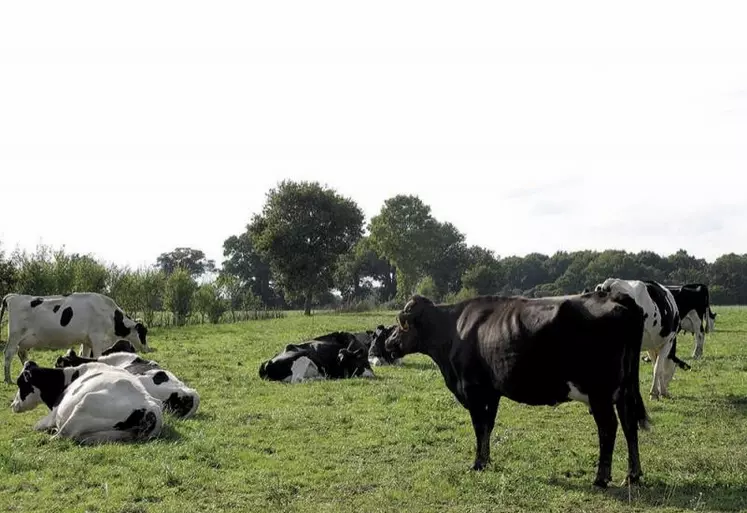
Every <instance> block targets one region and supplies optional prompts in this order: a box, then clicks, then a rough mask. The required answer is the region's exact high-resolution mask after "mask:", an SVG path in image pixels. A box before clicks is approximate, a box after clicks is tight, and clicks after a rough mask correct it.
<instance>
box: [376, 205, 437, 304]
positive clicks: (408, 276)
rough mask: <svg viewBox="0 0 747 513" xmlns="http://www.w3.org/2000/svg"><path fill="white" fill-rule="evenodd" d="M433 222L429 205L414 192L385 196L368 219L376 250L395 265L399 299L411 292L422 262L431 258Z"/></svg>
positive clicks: (420, 271)
mask: <svg viewBox="0 0 747 513" xmlns="http://www.w3.org/2000/svg"><path fill="white" fill-rule="evenodd" d="M435 223H436V220H435V219H433V217H432V216H431V208H430V207H429V206H428V205H426V204H425V203H423V202H422V201H421V200H420V198H418V197H417V196H412V195H402V194H400V195H397V196H394V197H393V198H389V199H388V200H386V201H385V202H384V206H383V207H382V209H381V212H380V213H379V214H378V215H376V216H374V217H373V218H372V219H371V223H370V224H369V227H368V229H369V231H370V233H371V235H370V236H371V241H372V243H373V244H374V247H375V248H376V250H377V253H378V254H379V255H381V256H382V257H384V258H386V259H387V260H389V261H390V262H391V263H392V264H394V266H395V267H396V269H397V298H398V299H399V301H404V300H406V299H407V298H408V297H409V296H410V295H411V294H412V293H413V292H414V290H415V286H416V285H417V283H418V278H419V277H420V276H421V274H422V270H423V267H424V265H425V264H426V263H427V262H428V261H429V260H431V259H433V255H432V253H431V250H432V249H433V245H432V241H433V230H434V225H435Z"/></svg>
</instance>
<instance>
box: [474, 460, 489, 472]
mask: <svg viewBox="0 0 747 513" xmlns="http://www.w3.org/2000/svg"><path fill="white" fill-rule="evenodd" d="M487 466H488V464H487V463H483V462H482V461H476V462H475V464H474V465H472V469H471V470H475V471H477V472H481V471H483V470H485V467H487Z"/></svg>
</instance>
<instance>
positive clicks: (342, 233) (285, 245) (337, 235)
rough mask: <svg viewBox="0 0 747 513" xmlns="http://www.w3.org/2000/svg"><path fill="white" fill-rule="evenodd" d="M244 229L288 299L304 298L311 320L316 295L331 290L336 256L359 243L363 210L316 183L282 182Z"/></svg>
mask: <svg viewBox="0 0 747 513" xmlns="http://www.w3.org/2000/svg"><path fill="white" fill-rule="evenodd" d="M248 229H249V233H250V236H251V240H252V243H253V244H254V246H255V247H256V248H257V251H259V253H260V254H261V255H262V257H263V258H264V259H266V261H267V262H268V263H269V264H270V268H271V270H272V274H273V276H274V277H275V278H276V279H277V281H278V283H279V284H280V286H281V287H282V289H283V291H284V292H285V294H286V296H289V298H290V299H299V298H303V300H304V314H305V315H311V305H312V299H313V297H314V295H315V294H322V293H325V292H327V291H328V290H329V289H330V288H331V286H332V274H333V272H334V270H335V266H336V264H337V262H338V260H339V258H340V255H342V254H344V253H345V252H347V251H349V250H350V249H351V248H352V247H353V245H354V244H355V243H356V242H357V241H358V239H360V237H361V235H362V232H363V211H362V210H361V209H360V208H359V207H358V205H357V204H356V203H355V202H354V201H353V200H351V199H349V198H345V197H343V196H341V195H339V194H338V193H337V192H335V191H334V190H332V189H329V188H325V187H322V186H321V185H319V183H317V182H292V181H287V180H285V181H282V182H281V183H280V184H279V185H278V186H277V187H276V188H274V189H271V190H270V191H269V192H268V193H267V200H266V203H265V205H264V208H263V210H262V213H261V214H257V215H255V216H254V217H253V219H252V222H251V224H250V225H249V227H248Z"/></svg>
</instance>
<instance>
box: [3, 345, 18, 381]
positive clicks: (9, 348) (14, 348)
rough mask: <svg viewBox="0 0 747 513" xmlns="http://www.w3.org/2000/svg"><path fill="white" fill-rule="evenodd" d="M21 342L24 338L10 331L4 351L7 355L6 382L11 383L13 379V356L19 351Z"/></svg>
mask: <svg viewBox="0 0 747 513" xmlns="http://www.w3.org/2000/svg"><path fill="white" fill-rule="evenodd" d="M21 342H23V338H19V337H18V335H15V334H13V333H8V342H6V343H5V350H4V351H3V353H4V355H5V382H6V383H8V384H11V385H12V384H13V381H12V380H11V379H10V366H11V364H12V363H13V356H14V355H15V354H16V353H18V352H19V348H20V346H21Z"/></svg>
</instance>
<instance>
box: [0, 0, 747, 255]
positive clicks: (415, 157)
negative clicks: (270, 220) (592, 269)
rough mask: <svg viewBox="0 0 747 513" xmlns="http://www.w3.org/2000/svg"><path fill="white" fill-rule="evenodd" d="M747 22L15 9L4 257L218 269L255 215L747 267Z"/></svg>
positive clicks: (736, 14) (2, 131) (471, 6)
mask: <svg viewBox="0 0 747 513" xmlns="http://www.w3.org/2000/svg"><path fill="white" fill-rule="evenodd" d="M746 15H747V4H744V3H743V2H742V6H740V4H739V3H738V2H733V3H726V2H714V1H708V2H700V3H698V4H690V3H688V2H682V1H677V2H650V1H649V2H640V3H639V2H625V3H616V4H612V3H608V2H567V1H563V2H557V1H553V2H505V3H499V2H495V1H490V2H462V1H455V2H436V1H434V0H428V1H422V2H407V1H403V0H396V1H393V2H388V1H381V0H380V1H377V2H368V3H363V2H352V1H350V0H346V1H340V2H323V1H319V0H316V1H308V0H306V1H300V2H283V1H278V0H273V1H257V2H249V1H242V2H199V3H198V2H188V1H178V2H165V1H164V2H153V1H148V2H139V1H130V2H118V3H114V2H101V1H92V2H73V1H66V2H59V1H55V2H3V3H2V5H1V6H0V241H2V245H3V248H4V249H5V250H6V252H9V251H12V250H13V249H14V248H15V247H16V246H18V247H20V248H25V249H33V248H34V247H35V246H36V244H37V243H45V244H51V245H53V246H55V247H60V246H62V245H64V246H65V247H66V249H68V250H69V251H77V252H82V253H93V254H94V255H95V256H97V257H99V258H101V259H104V260H106V261H108V262H116V263H119V264H129V265H132V266H138V265H142V264H150V263H153V262H154V261H155V259H156V257H157V256H158V255H159V254H160V253H162V252H164V251H169V250H171V249H173V248H174V247H177V246H191V247H195V248H200V249H202V250H204V251H205V252H206V253H207V255H208V256H209V257H210V258H214V259H216V260H217V261H218V262H220V261H221V260H222V242H223V240H224V239H225V238H226V237H228V236H230V235H233V234H238V233H240V232H241V231H243V230H244V227H245V225H246V223H247V221H248V220H249V218H250V216H251V214H252V213H254V212H258V211H260V210H261V208H262V204H263V201H264V199H265V193H266V191H267V190H268V189H269V188H270V187H273V186H275V185H276V184H277V183H278V182H279V181H280V180H282V179H284V178H289V179H295V180H318V181H320V182H322V183H323V184H326V185H328V186H331V187H334V188H335V189H337V190H338V191H339V192H340V193H342V194H344V195H346V196H349V197H352V198H353V199H354V200H355V201H357V202H358V204H359V205H360V206H361V208H363V210H364V212H365V214H366V216H367V218H370V217H371V216H373V215H375V214H376V213H377V212H378V211H379V210H380V208H381V206H382V204H383V201H384V200H385V199H386V198H388V197H391V196H393V195H395V194H399V193H405V194H416V195H418V196H420V198H421V199H422V200H423V201H425V202H426V203H428V204H429V205H431V207H432V209H433V214H434V215H435V216H436V217H437V218H438V219H439V220H442V221H451V222H452V223H454V224H455V225H456V226H457V227H458V228H459V229H460V230H461V231H462V232H463V233H465V234H466V237H467V242H468V243H470V244H480V245H483V246H486V247H489V248H491V249H493V250H495V252H496V253H497V254H499V255H501V256H508V255H524V254H526V253H528V252H533V251H539V252H543V253H548V254H550V253H553V252H555V251H556V250H560V249H562V250H577V249H587V248H588V249H600V250H601V249H605V248H618V249H627V250H630V251H639V250H641V249H651V250H654V251H657V252H659V253H662V254H669V253H672V252H674V251H676V250H677V249H678V248H684V249H686V250H688V251H689V252H690V253H692V254H695V255H696V256H698V257H702V258H706V259H708V260H709V261H712V260H713V259H714V258H716V257H717V256H719V255H721V254H723V253H727V252H737V253H746V252H747V187H746V185H747V178H745V177H744V176H745V175H744V172H745V170H747V30H745V26H744V22H745V19H747V16H746Z"/></svg>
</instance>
